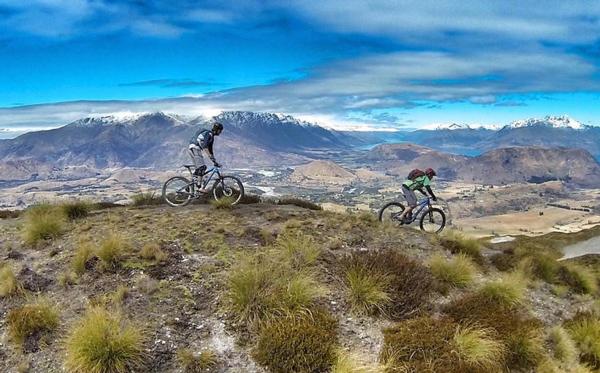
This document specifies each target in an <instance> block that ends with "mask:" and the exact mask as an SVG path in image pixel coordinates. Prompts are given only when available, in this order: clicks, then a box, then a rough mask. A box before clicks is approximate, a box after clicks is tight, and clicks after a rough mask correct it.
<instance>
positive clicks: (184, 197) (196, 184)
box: [162, 165, 244, 207]
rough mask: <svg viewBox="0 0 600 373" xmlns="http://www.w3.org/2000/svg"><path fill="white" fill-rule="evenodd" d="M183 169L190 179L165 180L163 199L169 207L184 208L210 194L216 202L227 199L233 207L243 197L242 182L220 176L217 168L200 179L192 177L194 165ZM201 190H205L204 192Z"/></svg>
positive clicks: (237, 179) (177, 177)
mask: <svg viewBox="0 0 600 373" xmlns="http://www.w3.org/2000/svg"><path fill="white" fill-rule="evenodd" d="M183 167H185V168H187V170H188V172H189V173H190V176H191V177H190V179H188V178H185V177H183V176H175V177H172V178H170V179H169V180H167V181H166V182H165V184H164V185H163V188H162V196H163V199H164V200H165V202H167V204H169V205H171V206H174V207H178V206H185V205H187V204H188V203H190V202H191V201H192V200H193V199H198V198H201V197H203V196H205V195H207V194H211V193H212V195H213V197H214V199H215V200H216V201H218V200H220V199H223V198H229V199H231V201H232V204H233V205H235V204H236V203H238V202H240V201H241V199H242V197H244V185H243V184H242V181H241V180H240V179H239V178H238V177H237V176H232V175H222V174H221V170H220V168H219V167H213V168H211V169H210V170H207V171H206V173H205V174H204V175H203V176H202V177H200V176H196V175H194V170H195V166H194V165H183ZM213 180H214V182H213V184H212V186H211V187H210V188H209V187H208V185H209V184H210V183H211V181H213ZM202 190H205V192H203V191H202Z"/></svg>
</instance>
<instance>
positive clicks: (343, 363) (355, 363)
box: [331, 350, 381, 373]
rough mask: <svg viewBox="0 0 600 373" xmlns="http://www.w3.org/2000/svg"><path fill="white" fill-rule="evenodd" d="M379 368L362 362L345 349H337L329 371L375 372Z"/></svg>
mask: <svg viewBox="0 0 600 373" xmlns="http://www.w3.org/2000/svg"><path fill="white" fill-rule="evenodd" d="M380 371H381V370H380V369H379V367H377V366H372V365H368V364H364V363H362V362H360V361H359V359H358V358H356V357H355V356H353V355H352V354H350V353H347V352H345V351H341V350H340V351H338V353H337V357H336V360H335V363H334V364H333V367H331V373H377V372H380Z"/></svg>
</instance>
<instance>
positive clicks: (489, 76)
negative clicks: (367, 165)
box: [0, 0, 600, 133]
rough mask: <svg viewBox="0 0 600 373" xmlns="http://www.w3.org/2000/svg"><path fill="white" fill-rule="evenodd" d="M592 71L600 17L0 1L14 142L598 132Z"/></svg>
mask: <svg viewBox="0 0 600 373" xmlns="http://www.w3.org/2000/svg"><path fill="white" fill-rule="evenodd" d="M599 67H600V2H591V1H569V2H564V1H535V2H534V1H530V2H528V1H510V0H507V1H471V0H469V1H462V2H456V1H442V0H438V1H428V0H421V1H399V0H371V1H358V0H344V1H338V0H336V1H334V0H319V1H318V2H315V1H309V0H288V1H273V0H263V1H258V0H238V1H233V0H221V1H185V0H184V1H177V2H172V1H163V0H154V1H108V0H31V1H26V2H25V1H17V0H0V128H5V129H10V130H11V133H17V132H19V133H20V132H23V131H26V130H28V129H39V128H46V127H54V126H58V125H63V124H66V123H68V122H69V121H71V120H75V119H77V118H79V117H82V116H86V115H102V114H108V113H114V112H143V111H157V110H162V111H167V112H175V113H179V114H184V115H214V114H216V113H218V112H219V111H220V110H253V111H273V112H285V113H289V114H292V115H296V116H299V117H301V118H303V119H309V120H313V121H316V122H318V123H322V124H326V125H330V126H336V127H338V128H354V127H361V126H375V127H377V126H380V127H381V126H383V127H398V128H401V127H404V128H418V127H421V126H424V125H428V124H431V123H449V122H458V123H471V124H506V123H508V122H510V121H512V120H516V119H522V118H526V117H540V116H545V115H562V114H567V115H569V116H571V117H573V118H575V119H577V120H579V121H581V122H584V123H587V124H595V125H597V124H600V105H599V104H600V99H599V98H600V72H599ZM15 129H18V131H15ZM5 133H8V132H6V131H5Z"/></svg>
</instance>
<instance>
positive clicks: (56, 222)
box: [23, 204, 65, 245]
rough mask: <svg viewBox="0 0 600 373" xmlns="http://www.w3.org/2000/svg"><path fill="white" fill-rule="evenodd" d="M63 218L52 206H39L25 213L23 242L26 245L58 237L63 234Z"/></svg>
mask: <svg viewBox="0 0 600 373" xmlns="http://www.w3.org/2000/svg"><path fill="white" fill-rule="evenodd" d="M64 224H65V222H64V216H63V214H62V213H61V212H60V211H58V210H57V209H56V208H55V207H54V206H51V205H47V204H41V205H36V206H33V207H30V208H29V209H27V211H26V212H25V221H24V225H23V240H24V241H25V243H26V244H28V245H35V244H37V243H38V242H40V241H44V240H51V239H54V238H57V237H59V236H60V235H62V234H63V232H64Z"/></svg>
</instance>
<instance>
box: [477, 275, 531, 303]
mask: <svg viewBox="0 0 600 373" xmlns="http://www.w3.org/2000/svg"><path fill="white" fill-rule="evenodd" d="M526 287H527V281H526V279H525V278H524V277H523V276H522V275H521V274H519V273H516V272H515V273H511V274H507V275H504V276H502V277H501V278H499V279H497V280H493V281H490V282H488V283H486V284H485V285H483V286H482V287H481V288H480V289H479V291H478V292H479V294H480V295H481V296H482V297H484V298H487V299H489V300H491V301H493V302H495V303H497V304H500V305H504V306H507V307H513V306H518V305H520V304H521V303H522V302H523V299H524V297H525V289H526Z"/></svg>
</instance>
